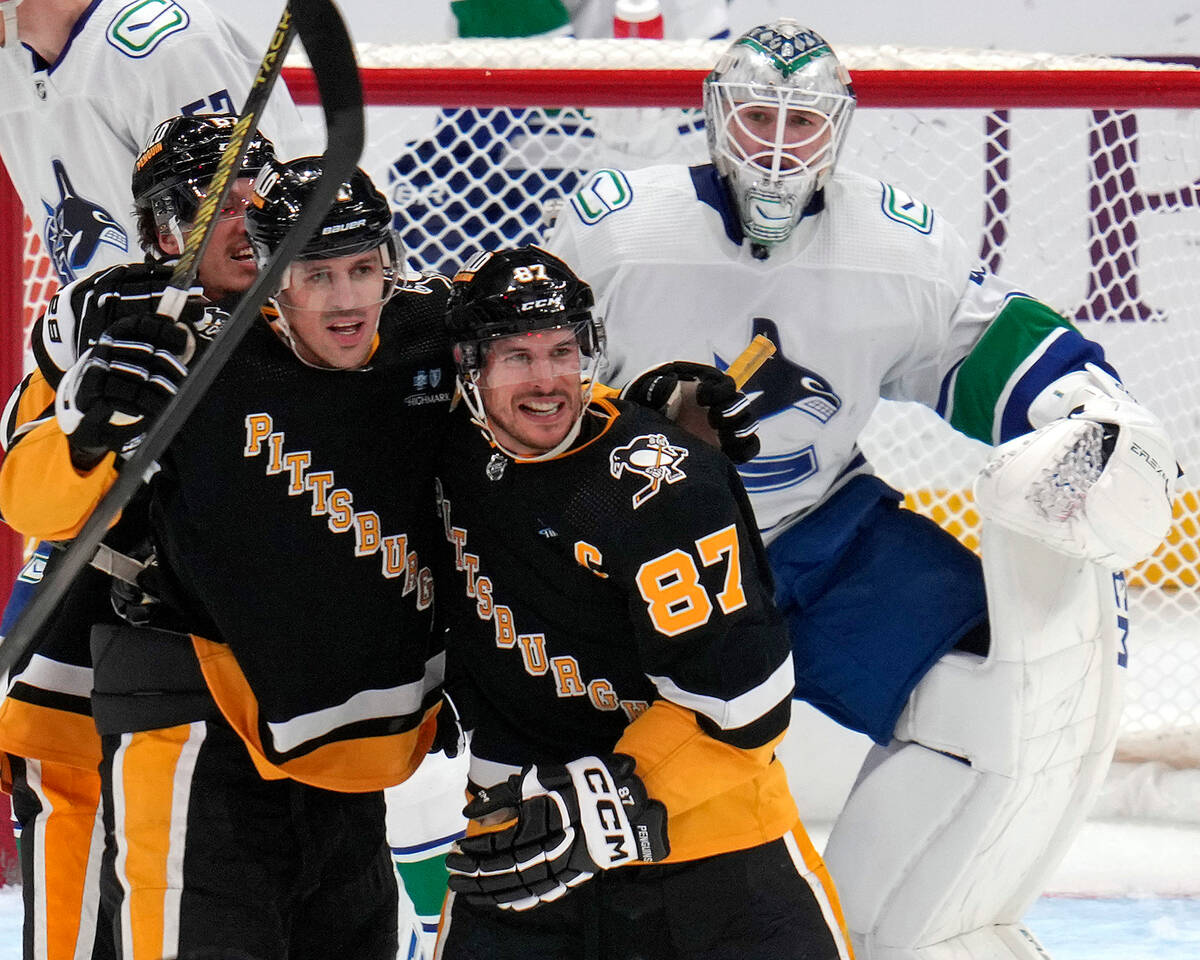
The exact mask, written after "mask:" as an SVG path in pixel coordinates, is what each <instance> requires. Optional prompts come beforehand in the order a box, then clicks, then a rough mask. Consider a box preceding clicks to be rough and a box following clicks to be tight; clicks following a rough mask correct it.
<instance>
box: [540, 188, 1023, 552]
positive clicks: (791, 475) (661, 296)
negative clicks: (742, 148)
mask: <svg viewBox="0 0 1200 960" xmlns="http://www.w3.org/2000/svg"><path fill="white" fill-rule="evenodd" d="M724 196H725V195H724V192H723V187H722V186H721V184H720V181H719V180H718V179H717V177H716V174H715V171H714V170H713V168H712V167H711V166H705V167H697V168H687V167H682V166H661V167H650V168H646V169H642V170H635V171H631V172H627V173H623V172H618V171H614V170H602V171H597V172H595V173H593V174H592V175H591V177H590V178H589V180H588V181H587V183H586V184H585V185H584V187H583V189H581V190H580V191H579V192H578V193H577V194H575V195H574V196H573V197H572V198H571V200H570V202H569V203H568V204H566V205H565V206H564V207H563V210H562V212H561V213H560V215H559V217H558V221H557V223H556V224H555V227H554V229H553V231H552V233H551V234H550V236H549V238H548V240H547V242H546V246H547V247H548V248H549V249H550V250H551V251H553V252H554V253H556V254H557V255H558V256H560V257H562V258H563V259H564V260H565V261H566V262H567V263H568V264H569V265H570V266H571V267H572V268H573V269H575V271H576V272H577V273H578V274H579V275H580V277H581V278H582V279H584V280H586V281H587V282H588V283H590V284H592V286H593V289H594V291H595V293H596V298H597V307H598V311H599V312H600V314H601V315H602V317H603V318H604V321H605V324H606V327H607V333H608V357H609V362H610V368H609V371H608V380H609V382H611V383H613V384H615V385H619V384H622V383H625V382H627V381H628V380H630V379H632V378H633V377H634V376H636V375H637V374H639V373H641V372H642V371H644V370H645V369H647V368H649V367H651V366H654V365H655V364H658V363H662V362H664V361H668V360H673V359H686V360H694V361H700V362H704V363H710V364H715V365H717V366H719V367H724V366H726V365H728V364H729V363H730V362H732V361H733V359H734V358H735V357H736V356H737V355H738V354H739V353H740V352H741V351H742V349H744V348H745V346H746V345H747V343H748V342H749V340H750V339H751V337H752V336H753V335H754V334H756V333H763V334H766V335H767V336H768V337H769V338H770V339H771V340H772V341H773V342H774V343H775V345H776V347H777V348H778V352H777V354H776V356H775V357H774V358H772V359H771V360H769V361H768V362H767V363H766V364H765V365H764V366H763V367H762V369H761V370H760V371H759V373H758V374H756V376H755V377H754V378H753V379H752V380H751V381H750V383H749V384H748V385H747V388H746V390H747V393H748V394H750V395H751V396H752V397H754V398H755V407H754V409H755V412H756V414H757V415H758V417H759V420H760V423H761V426H760V432H759V437H760V439H761V441H762V452H761V454H760V455H759V457H757V458H756V459H755V460H754V461H752V462H751V463H749V464H747V465H745V466H744V467H743V468H742V470H741V472H742V477H743V480H744V482H745V484H746V489H747V491H748V492H749V493H750V496H751V499H752V502H753V504H754V510H755V514H756V515H757V518H758V523H759V527H760V528H761V529H762V531H763V533H764V534H765V535H767V536H768V537H770V536H772V535H774V534H777V533H778V532H780V531H781V530H782V529H783V528H784V527H786V526H787V525H789V523H790V522H791V521H793V520H795V519H798V518H799V517H800V516H802V515H803V514H804V513H805V512H806V511H807V510H808V509H809V508H810V507H812V506H813V505H814V504H816V503H818V502H820V501H821V500H822V498H824V497H825V496H826V495H827V494H828V493H829V492H830V491H831V490H832V489H834V488H835V486H836V485H839V484H840V483H841V482H842V481H843V480H844V479H846V478H847V477H849V476H852V475H854V474H855V473H858V472H864V471H867V470H869V469H870V467H869V465H868V464H867V463H866V462H865V459H864V458H863V456H862V454H861V453H860V451H859V449H858V437H859V434H860V433H861V432H862V430H863V427H864V425H865V424H866V422H867V419H868V417H869V416H870V415H871V412H872V410H873V409H874V408H875V405H876V401H877V400H878V399H879V398H880V397H885V398H888V399H895V400H915V401H919V402H921V403H924V404H927V405H929V406H931V407H937V406H938V405H939V393H941V392H943V387H944V384H945V383H946V382H948V381H949V380H950V379H951V378H950V377H949V376H948V375H949V374H950V373H951V371H952V370H954V369H955V366H956V364H957V363H958V362H959V361H960V360H962V358H963V357H964V356H965V355H966V354H967V353H968V352H969V351H970V350H971V348H972V347H973V346H974V345H975V344H976V342H977V341H978V340H979V338H980V337H981V335H982V333H983V331H984V329H985V328H986V326H987V325H988V323H989V321H991V320H992V319H993V318H994V317H995V316H996V314H997V313H998V312H999V311H1000V309H1001V308H1002V307H1003V305H1004V303H1005V302H1006V300H1007V298H1008V297H1009V296H1012V295H1013V293H1014V291H1013V290H1012V288H1011V287H1008V286H1006V285H1004V284H1002V283H1001V282H1000V281H998V280H997V279H996V278H994V277H991V276H987V275H985V274H984V272H983V271H982V270H981V269H980V268H979V265H978V263H977V261H976V259H975V258H974V257H973V256H972V255H971V253H970V251H969V250H968V249H967V246H966V244H965V242H964V241H963V239H962V238H961V237H960V236H959V235H958V234H957V233H956V232H955V231H954V230H953V228H951V227H950V225H949V224H948V223H947V222H946V221H945V220H944V219H943V218H941V217H939V216H937V215H936V214H935V213H934V211H932V210H931V209H930V208H928V207H927V206H925V205H924V204H922V203H921V202H919V201H917V200H915V199H913V198H912V197H909V196H908V195H907V194H905V193H903V192H902V191H900V190H898V189H896V188H894V187H891V186H889V185H887V184H883V183H880V182H879V181H878V180H872V179H868V178H866V177H862V176H859V175H857V174H852V173H838V174H837V175H836V176H835V177H834V178H833V179H832V180H831V182H830V183H829V184H828V185H827V186H826V188H825V209H824V210H823V211H822V212H820V213H819V214H818V215H816V216H809V217H807V218H806V219H804V220H803V221H801V223H800V225H799V226H798V227H797V228H796V230H795V232H794V233H793V235H792V237H791V238H790V239H789V241H788V242H787V243H786V244H784V245H781V246H779V247H777V248H775V249H774V250H773V251H772V253H771V256H770V258H769V259H767V260H757V259H755V258H754V257H753V256H752V255H751V251H750V244H749V243H745V244H742V243H740V242H738V240H735V239H734V238H735V237H736V238H738V239H739V240H740V228H739V227H738V226H737V225H736V223H735V222H733V220H732V216H733V215H732V214H731V212H730V210H729V206H728V204H727V202H726V201H725V199H724ZM727 227H728V230H727ZM943 406H944V403H943Z"/></svg>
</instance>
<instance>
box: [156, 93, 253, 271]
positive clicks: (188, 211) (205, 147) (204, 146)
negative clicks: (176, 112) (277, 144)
mask: <svg viewBox="0 0 1200 960" xmlns="http://www.w3.org/2000/svg"><path fill="white" fill-rule="evenodd" d="M236 123H237V117H235V116H233V115H231V114H196V115H194V116H190V117H182V116H180V117H171V118H170V119H168V120H164V121H163V122H162V123H160V124H159V125H158V126H157V127H155V128H154V132H153V133H152V134H151V135H150V138H149V140H148V141H147V142H146V146H145V148H144V149H143V150H142V152H141V153H140V154H139V155H138V158H137V160H136V161H135V162H134V167H133V182H132V187H133V201H134V207H135V209H136V211H137V214H138V219H139V221H144V220H146V216H145V215H147V214H148V215H149V216H150V217H152V218H153V230H154V231H159V230H162V229H164V228H167V227H168V225H169V224H170V222H171V220H172V219H174V220H176V221H178V222H181V223H191V222H192V220H193V219H194V218H195V216H196V209H197V208H198V207H199V205H200V201H201V200H203V199H204V191H205V189H206V188H207V187H208V184H209V182H210V181H211V180H212V177H213V174H214V173H215V172H216V169H217V164H218V162H219V161H220V159H221V154H222V153H224V152H225V148H226V147H227V146H228V145H229V138H230V136H231V135H232V133H233V128H234V125H235V124H236ZM274 156H275V148H274V146H273V145H272V143H271V141H270V140H268V139H267V138H266V137H264V136H262V135H261V134H258V133H255V134H254V136H253V137H251V139H250V143H249V145H248V146H247V147H246V155H245V158H244V159H243V161H242V174H241V175H242V176H244V177H256V176H258V172H259V171H260V170H261V169H262V167H263V165H264V164H266V163H267V162H268V161H269V160H271V159H272V158H273V157H274ZM151 227H152V224H151V223H150V222H142V223H139V231H140V233H141V234H142V235H141V237H140V239H141V242H142V245H143V246H144V247H147V243H148V242H149V243H150V244H154V243H156V237H155V236H154V234H153V233H151V232H150V231H151ZM148 234H149V235H148ZM147 249H149V247H147Z"/></svg>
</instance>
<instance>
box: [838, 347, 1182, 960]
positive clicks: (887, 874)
mask: <svg viewBox="0 0 1200 960" xmlns="http://www.w3.org/2000/svg"><path fill="white" fill-rule="evenodd" d="M1030 421H1031V423H1033V424H1034V426H1036V427H1038V429H1036V430H1034V432H1032V433H1030V434H1028V435H1026V436H1023V437H1020V438H1018V439H1016V440H1013V441H1010V442H1009V443H1007V444H1004V445H1002V446H1001V447H999V448H997V451H996V454H995V456H994V457H993V459H992V461H991V462H990V463H989V464H988V465H987V467H985V469H984V470H983V472H982V473H981V475H980V477H979V479H978V481H977V483H976V486H975V496H976V501H977V503H978V505H979V508H980V511H981V513H982V515H983V531H982V538H981V539H982V548H983V570H984V580H985V583H986V587H987V596H988V617H989V621H990V627H991V641H990V647H989V651H988V655H987V656H986V657H979V656H976V655H974V654H971V653H966V652H961V651H954V652H951V653H950V654H948V655H947V656H945V657H943V658H942V659H941V660H940V661H939V662H938V663H937V664H936V665H935V666H934V668H933V669H932V670H931V671H930V672H929V673H928V674H927V675H926V676H925V678H924V679H923V680H922V681H921V683H920V684H919V685H918V686H917V687H916V689H915V690H914V691H913V693H912V695H911V697H910V699H909V701H908V704H907V706H906V707H905V709H904V712H903V713H902V714H901V716H900V719H899V721H898V722H897V724H896V730H895V739H894V741H893V743H892V744H891V745H890V746H889V747H888V748H887V749H886V750H883V749H880V748H878V747H877V748H874V752H873V753H872V755H870V756H869V757H868V760H867V762H866V763H865V764H864V766H863V770H862V772H861V773H860V775H859V779H858V782H857V783H856V784H855V785H854V789H853V790H852V791H851V794H850V797H849V799H848V800H847V802H846V805H845V808H844V809H843V810H842V813H841V814H840V816H839V817H838V820H837V822H836V824H835V826H834V830H833V832H832V834H831V836H830V839H829V845H828V847H827V848H826V851H825V857H826V861H827V863H828V864H829V867H830V870H831V871H832V872H833V874H834V876H836V877H840V878H845V877H846V876H853V877H855V878H856V879H855V881H854V882H851V883H843V885H842V896H843V905H844V908H845V911H846V919H847V925H848V926H849V927H850V929H851V933H852V936H853V938H854V941H855V949H856V951H857V953H858V956H859V957H862V958H867V960H975V958H979V957H987V958H989V960H991V958H994V960H1010V958H1011V960H1036V958H1044V957H1045V952H1044V950H1043V949H1042V948H1041V946H1040V945H1039V944H1038V943H1037V941H1036V940H1035V939H1034V937H1033V936H1032V934H1030V933H1029V931H1028V930H1026V929H1025V928H1024V927H1023V926H1022V925H1021V922H1020V921H1021V917H1022V916H1023V915H1024V913H1025V912H1026V910H1028V908H1029V907H1030V905H1031V904H1032V903H1033V901H1034V900H1035V899H1036V898H1037V896H1038V895H1039V893H1040V892H1041V890H1042V889H1043V887H1044V885H1045V882H1046V881H1047V879H1048V878H1049V876H1050V874H1051V872H1052V871H1053V870H1054V868H1055V867H1056V866H1057V865H1058V863H1059V862H1060V861H1061V859H1062V857H1063V855H1064V854H1065V852H1066V851H1067V849H1068V848H1069V846H1070V844H1071V842H1072V841H1073V840H1074V838H1075V837H1076V835H1077V834H1078V831H1079V828H1080V826H1081V824H1082V822H1083V820H1084V818H1085V817H1086V815H1087V813H1088V810H1089V809H1090V807H1091V805H1092V802H1093V801H1094V799H1095V797H1096V794H1097V792H1098V790H1099V788H1100V785H1101V783H1102V782H1103V779H1104V775H1105V772H1106V771H1107V769H1108V765H1109V761H1110V759H1111V756H1112V750H1113V746H1114V744H1115V742H1116V735H1117V729H1118V722H1119V719H1120V713H1121V707H1122V697H1121V669H1120V668H1121V667H1122V666H1123V665H1124V662H1125V657H1124V654H1125V639H1126V635H1127V633H1128V626H1129V622H1128V616H1127V605H1126V596H1125V583H1124V577H1123V575H1122V574H1121V573H1119V572H1114V570H1119V568H1121V567H1124V566H1127V565H1131V564H1133V563H1135V562H1137V561H1139V560H1141V559H1143V558H1144V557H1145V556H1147V555H1148V554H1149V553H1150V552H1151V551H1152V550H1153V549H1154V548H1155V547H1156V546H1157V545H1158V543H1159V542H1160V541H1161V539H1162V537H1163V535H1164V534H1165V532H1166V530H1167V527H1168V525H1169V522H1170V511H1171V495H1172V492H1173V487H1174V479H1175V472H1176V470H1175V462H1174V455H1173V452H1172V448H1171V443H1170V440H1169V438H1168V437H1167V435H1166V432H1165V431H1164V430H1163V428H1162V425H1161V424H1160V423H1159V422H1158V421H1157V419H1155V418H1154V416H1153V415H1152V414H1150V413H1149V412H1148V411H1146V410H1144V409H1143V408H1142V407H1140V406H1139V405H1138V404H1137V403H1136V401H1134V400H1133V398H1132V397H1130V396H1129V394H1128V393H1126V392H1125V390H1124V389H1123V388H1122V387H1121V385H1120V384H1119V383H1118V382H1117V381H1116V380H1114V379H1113V378H1112V377H1111V376H1109V375H1108V374H1106V373H1105V372H1104V371H1103V370H1101V369H1100V368H1098V367H1096V366H1094V365H1091V364H1089V365H1088V366H1087V368H1086V370H1084V371H1079V372H1076V373H1072V374H1069V375H1068V376H1066V377H1063V378H1061V379H1060V380H1058V381H1056V382H1055V383H1054V384H1052V385H1051V386H1050V387H1048V388H1047V389H1046V390H1045V391H1043V393H1042V394H1041V395H1039V396H1038V397H1037V399H1036V400H1035V401H1034V403H1033V404H1032V405H1031V407H1030ZM1164 465H1169V466H1170V469H1164ZM867 864H869V865H870V866H869V869H868V870H865V871H864V865H867Z"/></svg>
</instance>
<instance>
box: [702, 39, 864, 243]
mask: <svg viewBox="0 0 1200 960" xmlns="http://www.w3.org/2000/svg"><path fill="white" fill-rule="evenodd" d="M854 106H855V97H854V89H853V87H852V86H851V85H850V74H849V73H848V72H847V70H846V68H845V67H844V66H843V65H842V64H841V62H840V61H839V60H838V58H837V56H836V55H835V54H834V52H833V50H832V48H830V46H829V44H828V43H826V42H825V40H824V39H823V38H822V37H821V36H820V35H819V34H817V33H815V32H814V31H812V30H809V29H807V28H805V27H803V26H801V25H800V24H799V23H798V22H797V21H795V20H792V19H790V18H781V19H779V20H775V21H772V22H771V23H768V24H765V25H763V26H759V27H755V28H754V29H753V30H750V31H748V32H746V33H744V34H743V35H742V36H740V37H738V39H737V40H735V41H734V42H733V43H732V44H731V45H730V47H729V49H728V50H726V51H725V53H723V54H722V55H721V59H720V60H718V61H717V65H716V67H714V68H713V70H712V72H711V73H710V74H709V75H708V77H707V78H705V81H704V116H705V121H706V124H707V128H708V148H709V153H710V155H711V157H712V160H713V163H714V164H715V165H716V168H717V171H718V172H719V173H720V174H721V176H722V177H724V178H725V180H726V182H727V183H728V185H729V189H730V191H731V193H732V195H733V200H734V202H735V204H736V205H737V210H738V214H739V216H740V218H741V222H742V229H743V230H744V231H745V233H746V236H747V237H748V238H749V239H750V241H751V242H752V243H754V244H756V245H759V246H763V247H767V248H769V246H770V245H771V244H777V243H781V242H783V241H784V240H786V239H787V238H788V237H789V236H790V235H791V233H792V230H793V229H794V228H795V226H796V224H797V223H799V221H800V219H801V217H803V216H804V213H805V210H806V209H807V207H808V205H809V202H810V201H811V200H812V198H813V195H814V194H815V193H816V192H817V191H818V190H820V189H821V188H822V187H823V186H824V185H825V183H826V182H827V181H828V180H829V177H830V176H831V175H832V173H833V169H834V166H835V164H836V163H837V158H838V153H839V152H840V151H841V148H842V144H843V142H844V141H845V139H846V131H847V130H848V128H849V126H850V117H851V116H852V114H853V113H854Z"/></svg>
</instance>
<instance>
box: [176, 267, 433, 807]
mask: <svg viewBox="0 0 1200 960" xmlns="http://www.w3.org/2000/svg"><path fill="white" fill-rule="evenodd" d="M446 291H447V288H446V285H445V283H444V282H442V281H440V280H438V281H430V282H428V283H426V284H424V285H422V286H421V287H420V288H419V289H418V288H406V289H405V290H402V291H401V292H400V293H398V294H397V295H396V297H395V298H393V300H392V301H391V302H390V303H389V304H388V307H387V308H386V311H385V315H384V318H383V320H382V321H381V324H380V332H379V343H378V346H377V348H376V350H375V352H374V354H373V355H372V359H371V362H370V363H369V365H368V366H367V367H365V368H363V369H359V370H329V369H320V368H315V367H312V366H308V365H306V364H304V363H302V362H300V361H299V360H298V359H297V358H296V356H295V355H294V354H293V353H292V351H291V350H290V349H289V348H288V347H287V346H286V345H285V344H284V343H283V341H282V340H281V339H280V338H279V337H278V336H277V335H276V333H275V332H274V331H273V330H272V329H271V327H270V326H269V325H268V323H266V322H263V323H260V324H258V325H256V326H255V327H254V328H253V329H252V330H251V331H250V332H249V333H248V334H247V335H246V337H245V339H244V340H243V342H242V343H241V344H239V346H238V348H237V350H235V351H234V353H233V355H232V356H231V358H230V360H229V361H228V362H227V364H226V366H225V367H224V369H223V370H222V372H221V373H220V375H219V376H218V378H217V379H216V381H215V382H214V384H213V385H212V387H211V388H210V389H209V391H208V393H207V395H206V396H205V398H204V399H203V400H202V401H201V403H200V404H199V406H198V407H197V409H196V410H195V412H194V413H193V414H192V415H191V417H190V418H189V419H188V421H187V423H186V425H185V426H184V428H183V429H182V430H181V431H180V433H179V435H178V437H177V438H176V439H175V441H174V442H173V443H172V445H171V447H170V448H169V450H168V452H167V454H166V455H165V456H164V457H163V459H162V474H161V476H160V477H159V478H158V479H157V480H156V482H155V484H154V504H153V521H154V525H155V530H156V537H157V540H158V545H159V555H160V561H163V562H165V563H166V565H167V566H168V567H169V568H170V570H171V571H172V572H173V573H174V575H175V576H176V578H177V579H178V580H179V582H180V584H181V586H182V588H183V590H184V591H185V592H186V594H187V596H188V597H189V605H190V610H189V612H190V614H191V615H192V616H193V617H194V618H195V619H194V628H193V630H192V632H193V633H195V634H198V635H200V638H198V639H197V640H196V644H197V650H198V652H199V654H200V658H201V664H202V667H203V669H204V672H205V677H206V679H207V680H208V683H209V687H210V689H211V690H212V693H213V695H214V697H215V698H216V699H217V701H218V703H219V704H220V706H221V708H222V710H223V712H224V713H225V715H226V717H227V718H229V719H230V721H231V722H232V723H233V725H234V726H235V727H236V728H237V729H238V731H239V733H241V734H242V736H243V737H244V738H245V739H246V740H247V742H248V743H249V744H250V745H251V747H252V749H254V750H255V751H256V752H259V753H260V754H261V756H262V757H264V758H265V759H266V760H267V761H268V762H270V763H271V764H272V765H274V766H276V767H278V768H280V769H282V770H283V771H285V772H286V773H287V774H288V775H291V776H293V777H295V778H296V779H300V780H304V781H306V782H310V783H313V784H315V785H317V786H325V787H329V788H333V789H344V790H345V789H376V788H379V787H383V786H386V785H388V784H389V783H393V782H398V781H399V780H400V779H403V777H404V776H407V774H408V773H409V772H411V769H412V768H413V767H415V763H416V762H417V761H419V759H420V757H419V754H420V753H422V752H423V750H424V747H425V746H426V745H427V735H431V733H432V731H431V730H430V729H428V724H425V725H424V727H425V729H422V731H421V733H420V735H419V736H418V734H417V731H418V728H422V725H423V721H425V720H428V719H430V716H431V715H430V709H431V707H432V706H433V705H434V704H436V703H437V702H438V701H439V697H440V693H439V690H440V686H439V685H440V682H441V678H442V672H443V653H442V647H441V643H440V640H438V639H437V638H436V637H435V635H434V632H433V629H432V627H433V614H434V607H433V573H432V569H431V565H432V563H433V553H434V550H435V549H436V546H437V542H436V539H435V538H436V536H437V534H438V526H437V518H436V514H435V509H434V495H433V458H432V455H431V451H432V448H433V444H434V443H435V441H436V440H437V438H438V436H439V434H440V431H441V425H442V423H443V422H444V418H445V408H446V406H447V403H448V401H449V398H450V390H451V384H452V377H451V375H450V372H449V370H448V369H447V368H446V367H445V366H444V363H445V362H446V359H447V356H448V355H447V353H446V352H445V351H444V350H443V349H441V348H439V347H438V346H437V345H436V341H437V338H436V336H432V337H431V338H430V339H429V342H428V344H424V342H423V341H421V340H420V337H419V336H418V335H419V334H420V331H421V330H440V326H441V316H442V313H443V311H444V307H445V296H446ZM406 334H410V335H411V336H409V337H408V339H405V336H406ZM414 345H416V348H415V349H414ZM423 738H424V739H423ZM418 741H420V743H418Z"/></svg>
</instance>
